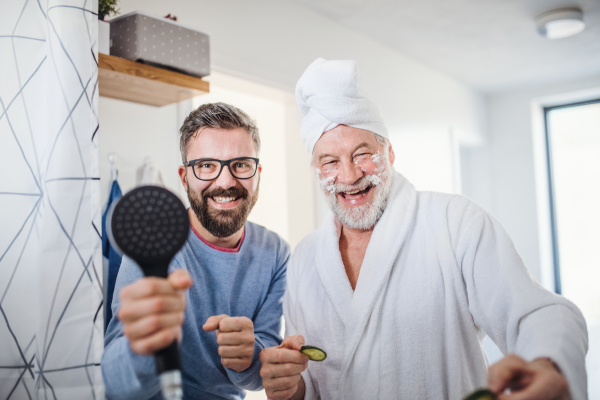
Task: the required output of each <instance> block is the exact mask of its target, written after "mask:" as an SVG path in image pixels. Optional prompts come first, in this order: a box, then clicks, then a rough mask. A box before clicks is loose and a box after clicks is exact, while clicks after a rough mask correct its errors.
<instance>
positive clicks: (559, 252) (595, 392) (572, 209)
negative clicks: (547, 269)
mask: <svg viewBox="0 0 600 400" xmlns="http://www.w3.org/2000/svg"><path fill="white" fill-rule="evenodd" d="M544 111H545V113H544V114H545V119H546V141H547V142H546V144H547V151H548V154H547V156H548V171H549V188H550V209H551V224H552V240H553V247H554V273H555V285H556V288H555V289H556V292H557V293H560V294H563V295H564V296H565V297H567V298H568V299H570V300H572V301H573V302H574V303H575V304H576V305H577V306H578V307H579V308H580V309H581V311H582V312H583V315H584V316H585V318H586V321H587V324H588V334H589V339H590V342H589V343H590V347H589V352H588V356H587V368H588V381H589V383H588V387H589V397H590V398H595V399H596V398H600V381H598V379H593V377H594V376H596V377H597V376H600V99H598V100H594V101H587V102H584V103H577V104H569V105H564V106H558V107H550V108H546V109H545V110H544Z"/></svg>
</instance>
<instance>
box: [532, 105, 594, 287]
mask: <svg viewBox="0 0 600 400" xmlns="http://www.w3.org/2000/svg"><path fill="white" fill-rule="evenodd" d="M597 103H600V98H597V99H592V100H585V101H578V102H575V103H567V104H561V105H556V106H548V107H544V108H543V112H544V139H545V144H546V169H547V171H548V172H547V179H548V202H549V208H550V229H551V232H550V236H551V238H552V264H553V271H554V291H555V292H556V293H558V294H562V283H561V277H560V257H559V256H560V250H559V243H558V226H557V223H556V205H555V204H556V200H555V193H554V172H553V167H552V165H553V164H552V142H551V140H550V126H549V123H548V120H549V118H548V115H549V113H550V112H551V111H553V110H558V109H561V108H571V107H581V106H587V105H591V104H597Z"/></svg>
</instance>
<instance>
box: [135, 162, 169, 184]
mask: <svg viewBox="0 0 600 400" xmlns="http://www.w3.org/2000/svg"><path fill="white" fill-rule="evenodd" d="M135 184H136V186H143V185H154V186H160V187H165V184H164V182H163V179H162V174H161V172H160V170H159V169H158V167H157V166H156V165H154V162H152V158H151V157H146V158H145V159H144V164H143V165H142V166H141V167H139V168H138V169H137V173H136V180H135Z"/></svg>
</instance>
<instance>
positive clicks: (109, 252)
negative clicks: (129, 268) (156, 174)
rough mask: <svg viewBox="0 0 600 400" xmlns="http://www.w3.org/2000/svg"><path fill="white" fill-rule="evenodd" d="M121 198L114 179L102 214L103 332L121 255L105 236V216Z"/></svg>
mask: <svg viewBox="0 0 600 400" xmlns="http://www.w3.org/2000/svg"><path fill="white" fill-rule="evenodd" d="M122 196H123V193H122V192H121V188H120V187H119V182H117V180H116V179H114V180H113V182H112V187H111V190H110V194H109V195H108V202H107V203H106V209H105V210H104V214H102V256H103V257H104V259H105V260H107V261H108V274H107V280H106V296H105V297H104V298H105V300H106V302H105V306H104V309H105V310H106V314H105V315H106V318H105V319H104V331H105V332H106V327H107V326H108V323H109V322H110V320H111V319H112V316H113V314H112V309H111V304H112V299H113V292H114V290H115V282H116V281H117V275H118V274H119V268H120V267H121V259H122V257H121V255H120V254H119V253H117V251H116V250H115V249H114V248H113V247H112V246H111V244H110V242H109V240H108V236H107V234H106V215H107V214H108V210H109V208H110V206H111V204H112V203H113V202H115V201H117V200H119V199H120V198H121V197H122Z"/></svg>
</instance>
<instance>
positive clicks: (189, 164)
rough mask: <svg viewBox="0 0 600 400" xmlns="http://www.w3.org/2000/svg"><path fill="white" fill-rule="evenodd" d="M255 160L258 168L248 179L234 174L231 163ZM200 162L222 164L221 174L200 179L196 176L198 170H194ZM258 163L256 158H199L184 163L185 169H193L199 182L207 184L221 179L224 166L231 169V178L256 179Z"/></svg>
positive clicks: (255, 168)
mask: <svg viewBox="0 0 600 400" xmlns="http://www.w3.org/2000/svg"><path fill="white" fill-rule="evenodd" d="M248 159H250V160H254V161H255V162H256V166H255V167H254V173H253V174H252V175H251V176H249V177H247V178H238V177H237V176H235V174H234V173H233V171H232V170H231V165H230V164H231V162H232V161H237V160H248ZM198 161H216V162H218V163H220V164H221V169H219V173H218V174H217V176H215V177H214V178H212V179H201V178H198V175H196V168H194V164H195V163H196V162H198ZM258 162H259V159H258V158H255V157H236V158H232V159H230V160H224V161H223V160H217V159H216V158H197V159H195V160H189V161H186V162H184V163H183V166H184V167H192V172H193V173H194V176H195V177H196V179H198V180H199V181H205V182H209V181H214V180H216V179H218V178H219V176H221V172H223V166H225V165H226V166H227V169H229V173H230V174H231V176H233V177H234V178H235V179H251V178H254V175H256V171H258Z"/></svg>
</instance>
